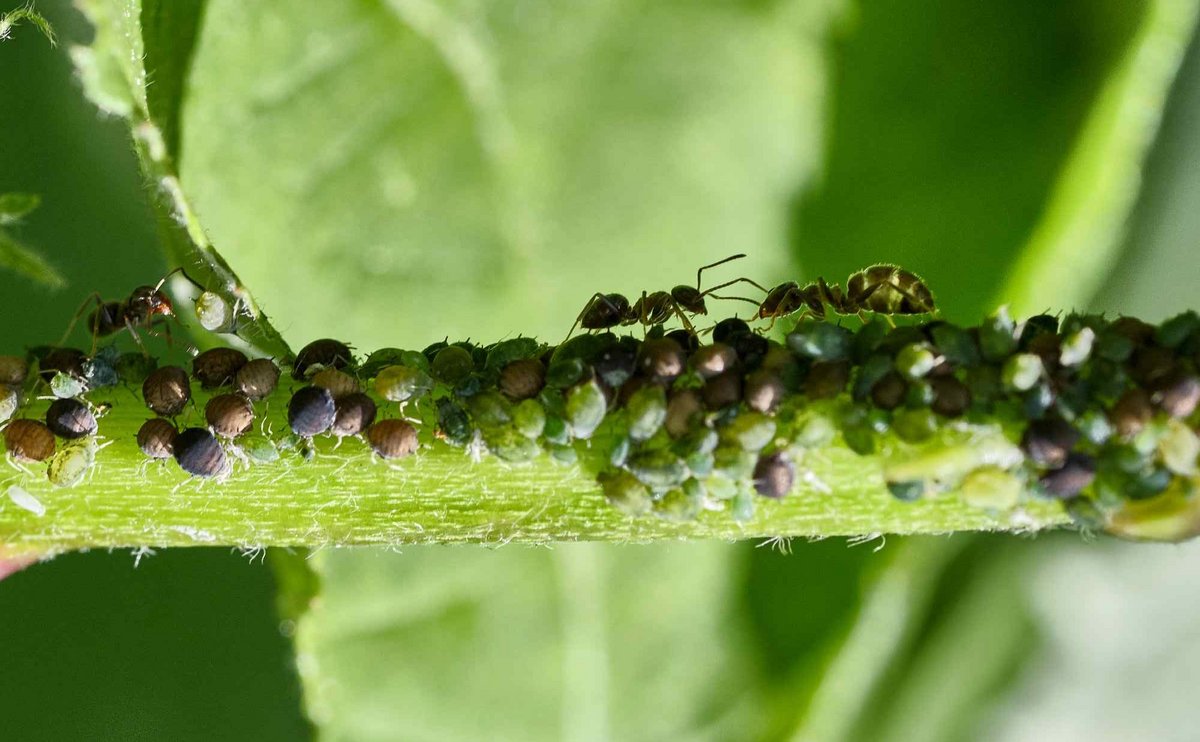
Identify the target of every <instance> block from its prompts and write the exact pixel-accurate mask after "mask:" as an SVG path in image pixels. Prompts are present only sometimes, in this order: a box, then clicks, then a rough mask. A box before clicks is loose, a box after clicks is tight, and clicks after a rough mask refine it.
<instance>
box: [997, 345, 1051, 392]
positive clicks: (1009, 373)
mask: <svg viewBox="0 0 1200 742" xmlns="http://www.w3.org/2000/svg"><path fill="white" fill-rule="evenodd" d="M1045 373H1046V368H1045V366H1043V365H1042V359H1041V358H1040V357H1038V356H1037V355H1034V354H1033V353H1017V354H1016V355H1013V356H1012V357H1010V358H1009V359H1008V360H1007V361H1005V362H1004V368H1003V370H1002V371H1001V372H1000V380H1001V381H1002V382H1003V383H1004V386H1006V387H1008V388H1009V389H1013V390H1015V391H1018V392H1026V391H1029V390H1030V389H1033V388H1034V386H1036V385H1037V383H1038V382H1039V381H1041V380H1042V377H1043V376H1045Z"/></svg>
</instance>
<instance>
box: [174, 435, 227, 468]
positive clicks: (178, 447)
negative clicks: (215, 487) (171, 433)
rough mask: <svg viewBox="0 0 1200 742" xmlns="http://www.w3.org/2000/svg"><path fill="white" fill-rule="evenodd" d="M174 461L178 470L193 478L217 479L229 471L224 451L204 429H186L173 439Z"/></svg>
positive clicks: (214, 437) (218, 442)
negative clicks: (177, 465) (177, 464)
mask: <svg viewBox="0 0 1200 742" xmlns="http://www.w3.org/2000/svg"><path fill="white" fill-rule="evenodd" d="M174 455H175V461H177V462H178V463H179V468H180V469H183V470H184V471H185V472H187V473H188V474H191V475H192V476H195V477H218V476H223V475H224V474H226V473H227V472H228V471H229V468H230V467H229V459H228V458H227V457H226V456H225V449H223V448H221V443H220V441H218V440H217V439H216V436H214V435H213V434H212V433H211V432H209V431H208V430H205V429H204V428H188V429H187V430H184V431H183V432H181V433H180V434H179V435H178V436H176V437H175V451H174Z"/></svg>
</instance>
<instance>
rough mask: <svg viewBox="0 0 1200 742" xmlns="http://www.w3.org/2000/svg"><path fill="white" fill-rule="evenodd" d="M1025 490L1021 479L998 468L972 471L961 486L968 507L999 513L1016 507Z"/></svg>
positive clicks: (991, 467) (964, 478)
mask: <svg viewBox="0 0 1200 742" xmlns="http://www.w3.org/2000/svg"><path fill="white" fill-rule="evenodd" d="M1023 489H1024V487H1023V486H1022V484H1021V480H1020V478H1019V477H1017V476H1016V475H1015V474H1012V473H1011V472H1008V471H1005V470H1004V469H1002V468H1000V467H998V466H981V467H979V468H978V469H972V470H971V471H970V473H968V474H967V475H966V476H965V477H963V480H962V483H961V484H960V485H959V491H960V492H961V493H962V499H963V501H964V502H966V503H967V504H968V505H970V506H971V507H976V508H980V509H983V510H992V511H997V512H1005V511H1008V510H1011V509H1013V508H1014V507H1016V505H1017V502H1018V501H1019V500H1020V499H1021V491H1022V490H1023Z"/></svg>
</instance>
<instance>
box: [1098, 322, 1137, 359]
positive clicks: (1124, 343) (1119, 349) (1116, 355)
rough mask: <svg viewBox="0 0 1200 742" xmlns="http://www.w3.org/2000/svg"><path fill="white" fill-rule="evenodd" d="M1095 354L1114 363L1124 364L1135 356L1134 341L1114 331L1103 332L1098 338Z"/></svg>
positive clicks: (1106, 330)
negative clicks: (1130, 357)
mask: <svg viewBox="0 0 1200 742" xmlns="http://www.w3.org/2000/svg"><path fill="white" fill-rule="evenodd" d="M1094 351H1095V354H1096V356H1097V357H1099V358H1103V359H1104V360H1106V361H1112V362H1113V363H1124V362H1125V361H1127V360H1129V356H1131V355H1133V341H1132V340H1130V339H1129V337H1127V336H1126V335H1124V334H1122V333H1119V332H1116V331H1114V330H1112V329H1105V330H1103V331H1101V333H1100V336H1099V337H1098V338H1096V347H1095V349H1094Z"/></svg>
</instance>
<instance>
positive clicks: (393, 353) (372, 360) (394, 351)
mask: <svg viewBox="0 0 1200 742" xmlns="http://www.w3.org/2000/svg"><path fill="white" fill-rule="evenodd" d="M388 366H408V367H409V368H417V369H420V370H422V371H424V372H426V373H429V359H428V358H427V357H426V356H425V354H424V353H422V352H421V351H419V350H401V349H400V348H380V349H379V350H377V351H375V352H374V353H372V354H371V355H369V356H367V360H366V361H364V362H363V365H362V367H361V368H360V369H359V375H360V376H362V378H364V379H370V378H372V377H375V376H378V375H379V373H380V372H381V371H383V370H384V369H385V368H387V367H388Z"/></svg>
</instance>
